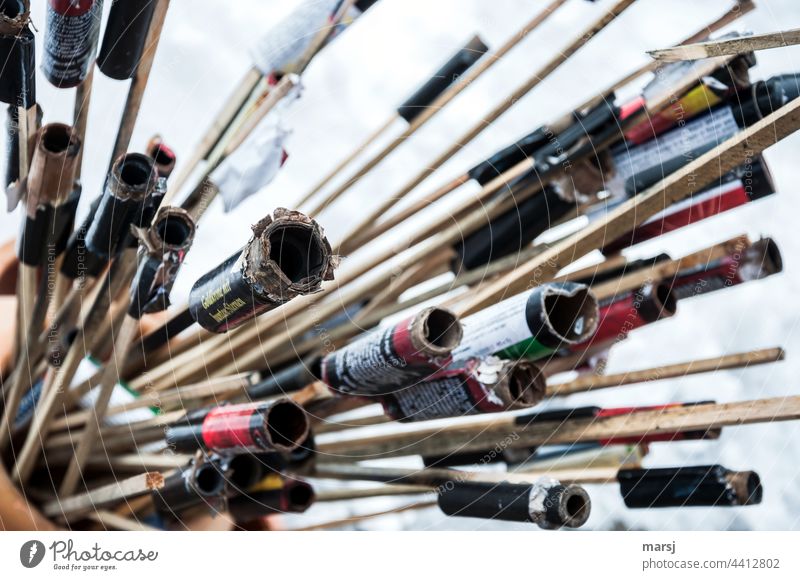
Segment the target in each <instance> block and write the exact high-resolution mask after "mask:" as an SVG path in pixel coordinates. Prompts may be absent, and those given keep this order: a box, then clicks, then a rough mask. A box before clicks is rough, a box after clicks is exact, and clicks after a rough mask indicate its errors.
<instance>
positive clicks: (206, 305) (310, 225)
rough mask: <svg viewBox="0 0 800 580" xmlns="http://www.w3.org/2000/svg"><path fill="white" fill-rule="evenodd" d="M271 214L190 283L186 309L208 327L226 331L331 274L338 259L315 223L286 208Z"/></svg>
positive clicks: (307, 291) (314, 288) (315, 288)
mask: <svg viewBox="0 0 800 580" xmlns="http://www.w3.org/2000/svg"><path fill="white" fill-rule="evenodd" d="M273 216H274V218H273V217H269V216H267V217H266V218H264V219H263V220H261V221H260V222H258V223H257V224H256V225H254V226H253V237H252V238H251V239H250V241H249V242H248V243H247V245H246V246H245V247H244V249H243V250H242V251H241V252H238V253H236V254H235V255H233V256H231V257H230V258H229V259H227V260H226V261H225V262H223V263H222V264H220V265H219V266H217V267H216V268H215V269H213V270H212V271H211V272H209V273H208V274H206V275H205V276H203V277H202V278H200V279H199V280H198V281H197V282H196V283H195V285H194V287H193V288H192V290H191V293H190V294H189V314H190V315H191V319H192V320H194V321H195V322H197V323H198V324H199V325H200V326H202V327H203V328H205V329H206V330H210V331H211V332H227V331H228V330H230V329H232V328H235V327H237V326H239V325H241V324H243V323H244V322H246V321H247V320H250V319H251V318H253V317H255V316H258V315H259V314H261V313H263V312H266V311H267V310H272V309H273V308H275V307H277V306H280V305H281V304H284V303H286V302H288V301H289V300H291V299H292V298H295V297H297V296H302V295H305V294H311V293H313V292H317V291H319V290H320V286H321V284H322V282H323V281H325V280H332V279H333V270H334V268H335V267H336V266H337V264H338V259H337V258H336V257H335V256H333V255H332V252H331V246H330V244H329V243H328V240H327V238H326V237H325V235H324V233H323V231H322V228H320V227H319V225H318V224H317V222H315V221H314V220H312V219H310V218H308V217H306V216H305V215H304V214H302V213H300V212H297V211H290V210H287V209H284V208H278V209H276V210H275V212H274V213H273Z"/></svg>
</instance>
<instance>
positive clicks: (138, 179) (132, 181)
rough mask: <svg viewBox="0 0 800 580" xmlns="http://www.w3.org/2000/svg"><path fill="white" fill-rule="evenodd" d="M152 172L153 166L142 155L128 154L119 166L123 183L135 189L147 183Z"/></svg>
mask: <svg viewBox="0 0 800 580" xmlns="http://www.w3.org/2000/svg"><path fill="white" fill-rule="evenodd" d="M151 172H152V166H151V165H150V164H149V163H148V162H147V160H146V158H145V157H144V156H141V155H126V156H125V158H124V159H123V160H122V164H121V165H120V168H119V176H120V180H121V181H122V183H124V184H125V185H127V186H128V187H131V188H135V189H139V188H141V187H144V186H145V185H147V182H148V181H149V180H150V173H151Z"/></svg>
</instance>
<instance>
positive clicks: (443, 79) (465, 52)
mask: <svg viewBox="0 0 800 580" xmlns="http://www.w3.org/2000/svg"><path fill="white" fill-rule="evenodd" d="M487 50H489V47H488V46H486V45H485V44H484V43H483V41H482V40H481V39H480V37H479V36H477V35H476V36H474V37H472V38H471V39H470V41H469V42H468V43H467V44H466V45H464V47H463V48H461V49H460V50H459V51H458V52H457V53H456V54H454V55H453V56H452V57H451V58H450V60H448V61H447V62H446V63H444V65H442V67H441V68H440V69H439V70H437V71H436V72H435V73H434V74H433V75H432V76H431V78H430V79H428V80H427V81H426V82H425V84H423V85H422V86H421V87H420V88H419V89H417V90H416V91H415V92H414V94H413V95H411V96H410V97H409V98H408V99H406V100H405V102H403V104H402V105H400V106H399V107H398V108H397V114H398V115H399V116H400V117H402V118H403V119H405V120H406V122H408V123H412V122H413V121H414V119H416V118H417V116H418V115H419V114H420V113H422V112H423V111H424V110H425V109H426V108H428V106H430V104H431V103H433V101H435V100H436V99H437V98H438V97H439V95H441V94H442V93H443V92H444V91H445V90H447V88H448V87H449V86H450V85H452V84H453V83H455V82H456V81H457V80H458V77H460V76H461V75H462V74H464V73H465V72H466V71H467V70H468V69H469V68H470V67H471V66H472V65H473V64H475V63H476V62H477V61H478V60H480V58H481V57H482V56H483V55H484V54H486V51H487Z"/></svg>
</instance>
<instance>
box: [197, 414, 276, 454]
mask: <svg viewBox="0 0 800 580" xmlns="http://www.w3.org/2000/svg"><path fill="white" fill-rule="evenodd" d="M264 425H265V422H264V417H263V415H262V410H261V409H260V408H259V407H254V406H252V405H230V406H223V407H217V408H216V409H213V410H212V411H210V412H209V413H208V415H206V418H205V420H204V421H203V430H202V435H203V445H204V447H205V448H206V449H209V450H212V451H224V450H227V449H237V450H242V451H253V452H260V451H264V450H267V449H269V445H268V444H267V438H266V433H265V429H264Z"/></svg>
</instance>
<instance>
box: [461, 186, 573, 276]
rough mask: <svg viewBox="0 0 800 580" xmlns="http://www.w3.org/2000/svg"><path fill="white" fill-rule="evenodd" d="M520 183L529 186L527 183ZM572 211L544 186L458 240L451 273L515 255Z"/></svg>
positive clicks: (548, 187) (552, 191)
mask: <svg viewBox="0 0 800 580" xmlns="http://www.w3.org/2000/svg"><path fill="white" fill-rule="evenodd" d="M533 177H534V178H535V176H533ZM521 183H529V180H525V181H522V182H521ZM512 191H513V187H512ZM573 209H575V202H574V201H568V200H566V199H564V198H563V197H562V196H561V195H560V194H559V192H558V190H557V189H556V188H554V187H551V186H545V187H544V189H543V190H542V191H540V192H538V193H536V194H534V195H533V196H531V197H529V198H528V199H526V200H524V201H523V202H522V203H520V204H519V205H516V206H514V207H512V208H511V209H509V210H508V211H506V212H505V213H503V214H501V215H499V216H498V217H497V218H495V219H493V220H492V222H491V223H490V224H487V225H486V226H485V227H483V228H481V229H479V230H476V231H474V232H473V233H471V234H469V235H468V236H466V237H465V238H463V239H462V240H460V241H459V242H458V243H457V244H456V246H455V252H456V257H455V258H454V259H453V265H452V269H453V271H454V272H459V271H463V270H472V269H474V268H479V267H480V266H483V265H485V264H488V263H489V262H492V261H493V260H498V259H500V258H502V257H504V256H510V255H511V254H514V253H516V252H519V251H520V250H522V249H523V248H524V247H526V246H527V245H528V244H530V243H531V242H533V240H535V239H536V238H537V237H538V236H539V235H540V234H542V233H543V232H545V231H547V230H548V229H549V228H550V227H552V226H553V225H554V224H555V223H556V222H558V220H560V219H561V218H562V217H564V216H565V215H567V213H569V211H570V210H573Z"/></svg>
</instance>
